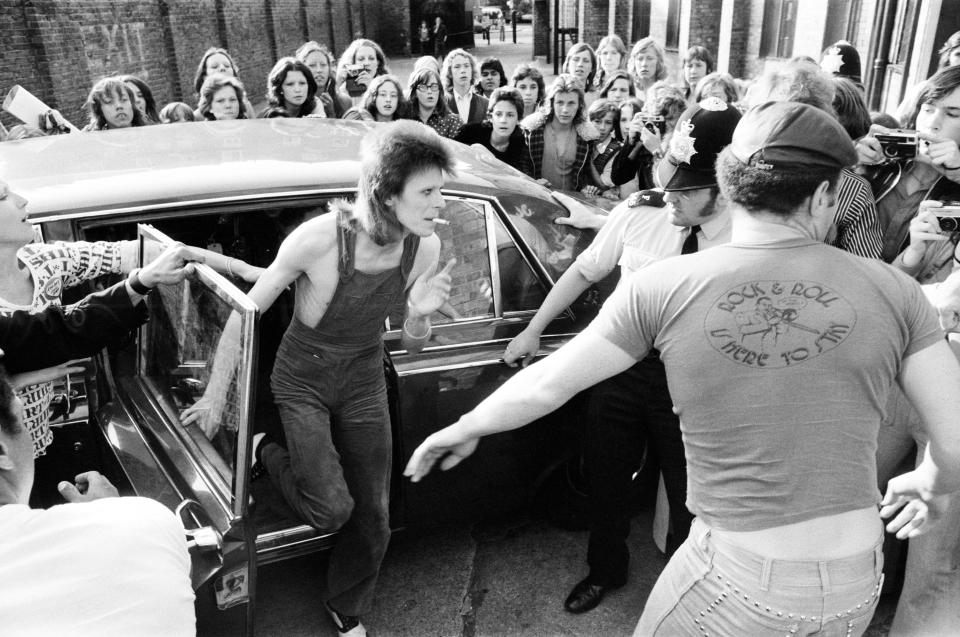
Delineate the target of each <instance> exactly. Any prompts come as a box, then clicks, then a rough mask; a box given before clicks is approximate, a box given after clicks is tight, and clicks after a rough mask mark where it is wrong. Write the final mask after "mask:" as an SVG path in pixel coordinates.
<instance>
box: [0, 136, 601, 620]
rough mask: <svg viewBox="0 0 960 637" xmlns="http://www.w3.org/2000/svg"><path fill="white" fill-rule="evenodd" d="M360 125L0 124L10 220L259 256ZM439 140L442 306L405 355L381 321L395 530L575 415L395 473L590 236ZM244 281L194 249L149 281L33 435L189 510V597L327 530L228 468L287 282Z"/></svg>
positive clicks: (343, 189)
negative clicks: (139, 313)
mask: <svg viewBox="0 0 960 637" xmlns="http://www.w3.org/2000/svg"><path fill="white" fill-rule="evenodd" d="M371 126H376V124H368V123H362V122H345V121H338V120H322V119H266V120H253V121H236V122H208V123H189V124H174V125H164V126H148V127H142V128H133V129H128V130H118V131H107V132H102V133H96V134H72V135H64V136H59V137H48V138H42V139H32V140H25V141H22V142H8V143H4V144H0V166H2V170H3V176H4V178H5V179H6V180H7V181H8V182H9V183H10V185H11V188H12V189H14V190H16V191H17V192H19V193H21V194H23V195H24V196H26V197H27V199H28V200H29V202H30V203H29V206H28V210H29V212H30V218H31V220H32V221H33V222H34V223H35V224H37V225H38V226H39V227H40V229H41V230H42V234H43V237H44V240H46V241H57V240H66V241H72V240H86V241H100V240H108V241H116V240H122V239H134V238H137V237H139V240H140V242H141V244H140V245H141V259H142V258H143V257H144V255H146V256H147V257H148V258H149V257H150V256H152V255H153V254H155V253H157V252H158V251H160V250H162V248H163V246H164V245H165V243H166V242H168V241H170V240H178V241H182V242H184V243H186V244H189V245H196V246H200V247H205V248H209V249H212V250H219V251H221V252H223V253H224V254H228V255H231V256H236V257H239V258H243V259H245V260H247V261H248V262H250V263H253V264H256V265H261V266H266V265H268V264H269V263H270V262H271V261H272V260H273V257H274V255H275V254H276V250H277V247H278V246H279V244H280V242H281V241H282V240H283V238H284V237H285V236H286V235H287V234H288V233H289V232H290V230H291V229H292V228H294V227H296V225H297V224H299V223H300V222H302V221H303V220H304V219H307V218H310V217H312V216H315V215H320V214H326V212H327V205H328V204H329V203H330V202H331V201H333V200H335V199H340V198H343V199H352V198H353V197H355V195H356V184H357V178H358V173H359V163H358V157H357V153H358V148H359V142H360V139H361V138H362V136H363V135H364V134H365V133H366V132H367V131H368V130H370V127H371ZM449 143H450V145H451V148H452V149H453V150H454V152H455V157H456V166H457V174H456V176H455V177H453V178H451V179H450V180H449V181H448V182H447V184H446V186H445V188H444V195H445V197H446V199H447V206H446V209H445V211H444V213H443V217H444V218H446V219H448V220H449V221H450V225H448V226H440V227H438V229H437V232H438V234H439V236H440V238H441V241H442V253H441V256H440V260H441V263H445V262H446V261H447V260H448V259H449V258H451V257H456V259H457V265H456V268H455V269H454V271H453V273H452V274H453V290H452V294H451V297H450V304H451V306H452V308H453V310H454V311H453V312H449V313H450V314H451V315H452V316H446V315H441V314H437V315H435V316H434V317H433V322H434V326H435V327H434V330H433V336H432V338H431V340H430V341H429V343H428V345H427V347H425V348H424V350H423V351H422V352H419V353H417V354H410V353H408V352H406V351H404V350H402V349H401V345H400V338H399V327H400V323H401V321H402V309H403V308H402V306H401V307H398V308H397V309H396V311H395V312H394V313H393V315H392V316H391V317H390V318H389V319H388V321H387V324H386V325H385V354H384V369H385V373H386V374H387V378H388V386H389V390H390V399H391V411H392V427H393V440H394V459H393V461H394V476H393V483H392V484H393V486H392V494H391V495H392V500H391V524H392V527H393V528H395V529H401V528H407V529H412V528H416V527H422V526H426V525H431V524H438V523H441V522H447V521H450V520H453V519H462V518H475V517H477V516H480V515H485V514H492V513H498V512H503V511H505V510H508V509H512V508H515V507H518V506H522V505H525V504H528V503H529V502H530V501H531V499H532V498H533V497H534V496H535V495H536V493H537V491H538V488H539V487H541V486H542V485H543V484H544V483H545V481H547V479H548V478H549V477H551V476H553V475H555V474H556V468H557V467H559V466H562V465H563V463H564V461H565V460H566V459H567V458H570V457H571V456H572V455H575V453H576V448H577V437H578V434H579V431H578V427H577V418H576V408H577V406H576V405H568V407H567V408H565V409H561V410H558V411H557V412H555V413H554V414H551V416H549V417H548V418H545V419H543V420H542V421H539V422H537V423H536V424H534V425H532V426H530V427H526V428H523V429H520V430H517V431H513V432H509V433H503V434H499V435H497V436H492V437H490V438H489V439H485V440H484V441H483V443H482V444H481V445H480V447H479V450H478V452H477V453H476V454H475V455H474V456H473V457H472V458H471V459H470V460H469V461H468V462H464V463H462V465H461V466H460V467H458V468H457V469H455V470H453V471H452V472H451V473H450V474H449V475H447V476H445V478H444V479H436V478H433V477H431V478H428V479H426V480H424V481H423V482H421V483H418V484H412V483H410V482H409V481H407V480H404V479H402V478H401V476H400V471H401V470H402V468H403V465H404V463H405V461H406V459H407V458H408V457H409V454H410V453H411V452H412V450H413V449H414V448H415V447H416V446H417V445H418V444H419V443H420V442H421V441H422V440H423V439H424V438H425V437H426V436H427V435H429V434H430V433H432V432H433V431H435V430H437V429H439V428H441V427H443V426H445V425H447V424H449V423H451V422H453V421H455V420H456V419H457V418H458V417H459V416H460V415H461V414H463V413H464V412H466V411H467V410H469V409H471V408H472V407H473V406H474V405H476V404H477V403H478V402H479V401H480V400H482V399H483V398H484V397H485V396H487V395H488V394H489V393H490V392H491V391H492V390H493V389H494V388H496V387H497V386H499V385H500V384H501V383H503V382H504V380H505V379H507V378H508V377H509V376H510V375H511V374H513V373H514V371H515V370H513V369H510V368H508V367H506V366H505V365H503V363H502V361H501V358H500V357H501V354H502V352H503V349H504V347H505V345H506V343H507V342H508V341H509V339H511V338H512V337H513V336H515V335H516V334H517V333H518V332H519V331H520V330H521V329H523V327H524V326H525V325H526V324H527V323H528V321H529V320H530V318H531V317H532V316H533V314H534V312H535V311H536V310H537V308H538V307H539V306H540V303H541V302H542V300H543V299H544V296H545V295H546V292H547V291H548V289H549V288H550V286H551V285H552V284H553V282H554V281H556V280H557V278H558V277H559V276H560V275H561V274H562V272H563V271H564V270H565V269H566V268H567V267H568V266H569V265H570V264H571V262H572V261H573V259H574V258H575V257H576V256H577V254H578V253H579V252H581V251H582V250H583V249H584V248H585V247H586V245H588V243H589V241H590V240H591V238H592V237H591V236H590V235H589V234H587V233H584V232H582V231H579V230H576V229H573V228H570V227H567V226H561V225H556V224H554V223H553V221H554V219H555V218H557V217H559V216H564V215H566V214H567V211H566V210H565V209H564V208H563V207H562V206H561V205H559V204H558V203H557V202H556V201H555V200H554V199H553V198H552V197H551V195H550V192H549V191H548V190H546V189H545V188H543V187H542V186H539V185H538V184H536V183H534V182H533V181H532V180H530V179H528V178H527V177H525V176H524V175H522V174H520V173H519V172H517V171H514V170H513V169H510V168H509V167H507V166H505V165H504V164H501V163H499V162H497V161H496V160H494V159H492V157H489V156H485V155H478V154H477V151H475V150H473V149H471V148H468V147H465V146H462V145H460V144H457V143H454V142H449ZM108 279H109V277H105V278H104V279H102V280H100V281H98V282H97V283H98V284H103V285H105V284H107V283H110V282H111V281H109V280H108ZM247 287H248V285H247V284H244V283H242V282H238V281H236V280H228V278H226V277H224V276H221V275H220V274H217V273H216V272H214V271H212V270H211V269H209V268H208V267H206V266H203V265H200V266H198V268H197V273H196V275H195V276H193V277H192V278H191V279H189V280H187V281H186V282H184V283H183V284H182V285H181V286H179V287H168V288H161V289H159V290H158V291H157V292H154V293H153V294H151V295H150V296H149V297H148V299H149V304H150V311H151V319H150V321H149V323H148V324H147V325H145V326H144V327H143V328H142V329H141V330H140V331H139V333H138V334H137V336H136V338H135V339H132V340H131V341H130V342H129V343H128V344H127V345H126V346H125V347H120V348H117V349H114V350H111V351H105V352H103V353H101V354H100V355H99V356H98V357H97V359H96V360H95V361H94V363H93V364H92V365H91V366H90V367H89V370H88V373H87V374H86V375H85V376H83V377H82V378H77V377H74V378H72V379H71V380H70V382H69V383H65V384H64V386H63V387H62V388H61V390H62V393H63V394H64V395H65V396H67V397H68V400H67V405H66V407H64V408H63V409H61V410H60V413H59V414H58V418H57V420H56V421H54V423H53V426H54V430H55V435H54V443H53V446H52V447H51V449H50V451H49V452H48V453H50V454H52V455H54V456H55V457H56V458H57V464H58V466H59V467H61V468H62V471H63V473H62V475H61V476H59V477H60V478H61V479H62V478H63V477H67V476H72V475H74V474H75V473H77V472H79V471H81V470H87V469H91V468H96V469H99V470H101V471H102V472H104V473H105V474H106V475H108V477H110V478H111V480H113V481H114V482H115V484H117V485H118V487H119V488H120V489H121V492H122V493H127V494H130V493H136V494H139V495H142V496H146V497H150V498H154V499H156V500H159V501H160V502H162V503H164V504H166V505H167V506H168V507H170V509H171V510H176V511H177V512H178V513H179V514H180V515H181V518H182V519H183V521H184V524H185V526H186V527H187V528H188V529H191V530H190V531H188V533H189V534H190V535H191V538H192V540H193V548H192V549H191V551H192V555H193V581H194V585H195V587H196V588H197V589H198V600H199V601H198V603H199V604H201V606H203V605H209V606H212V605H213V603H214V601H216V603H217V605H218V606H219V607H220V608H228V607H231V606H234V605H237V604H241V603H246V602H250V603H249V604H248V605H247V606H246V609H247V617H248V618H251V617H252V608H253V603H252V602H253V600H254V584H255V581H256V578H255V568H256V566H257V565H262V564H266V563H270V562H274V561H278V560H283V559H287V558H291V557H294V556H297V555H301V554H304V553H308V552H312V551H317V550H322V549H324V548H326V547H329V546H330V545H331V544H332V543H333V542H335V541H336V535H335V534H327V535H323V534H320V533H318V532H317V531H316V530H315V529H313V528H311V527H309V526H305V525H303V524H301V523H300V522H299V521H298V520H297V519H296V518H295V517H294V516H293V514H292V513H291V512H290V511H289V510H288V509H287V507H286V505H285V503H284V502H283V499H282V497H280V496H279V494H277V493H276V492H274V491H273V490H272V487H271V485H270V483H269V480H256V481H254V482H251V481H250V479H249V471H248V470H247V467H249V465H250V448H251V436H252V433H253V432H254V431H255V430H260V429H263V428H265V427H268V426H276V423H277V414H276V408H275V406H274V405H273V403H272V400H271V396H270V391H269V382H268V379H269V375H270V370H271V368H272V364H273V357H274V353H275V351H276V349H277V346H278V344H279V341H280V338H281V336H282V334H283V331H284V329H285V328H286V325H287V323H288V321H289V320H290V316H291V309H292V299H291V298H290V295H289V292H288V293H285V294H284V295H281V297H280V299H278V301H277V302H276V303H275V304H274V306H273V307H272V308H271V309H270V310H269V311H267V312H264V313H262V314H261V313H260V312H259V311H258V310H257V308H256V307H255V306H254V305H253V303H252V302H251V301H250V300H249V299H247V297H246V296H245V294H244V290H245V289H247ZM87 291H89V290H78V291H77V292H76V293H77V294H78V295H80V294H83V293H85V292H87ZM599 298H600V295H599V294H598V293H597V292H596V290H591V291H588V292H587V293H586V294H585V295H584V296H583V297H581V299H580V300H579V301H578V303H577V304H575V306H574V307H573V308H571V310H570V311H568V312H566V313H565V314H563V315H561V316H560V317H559V318H557V319H556V320H555V321H554V322H553V324H552V325H551V326H550V329H549V330H547V334H546V335H545V337H544V338H543V340H542V350H543V351H542V352H541V354H545V353H548V352H550V351H552V350H555V349H556V348H557V347H559V346H560V345H562V344H563V343H565V342H566V341H567V340H569V339H570V338H571V337H572V336H573V335H574V334H575V333H576V332H577V331H578V329H579V328H580V327H582V325H583V324H584V323H585V321H587V320H589V319H590V318H592V316H593V315H594V314H595V312H596V309H597V306H598V299H599ZM232 312H237V313H238V314H239V316H240V320H241V325H242V335H243V336H242V342H241V344H240V347H239V349H238V350H237V351H236V352H234V354H235V355H236V358H237V361H238V362H237V364H236V369H235V373H234V377H233V381H232V384H231V387H230V389H229V395H228V396H227V401H226V404H227V409H226V413H224V414H223V418H222V422H223V426H222V427H221V429H220V431H219V433H218V434H217V435H216V436H214V438H213V439H212V440H208V439H207V438H206V437H205V436H204V434H203V433H202V432H201V431H200V430H199V429H197V428H196V427H195V426H189V427H184V426H183V425H182V424H181V422H180V417H179V415H180V413H181V412H182V410H183V409H184V408H186V407H187V406H189V405H191V404H192V403H193V402H194V401H195V400H196V399H197V398H198V397H199V396H200V395H202V394H203V391H204V389H205V388H206V384H207V382H208V380H209V377H210V368H211V366H212V364H213V357H214V353H215V352H216V347H217V341H218V338H219V336H220V333H221V330H222V329H223V326H224V324H225V322H226V320H227V318H228V317H229V316H230V315H231V313H232ZM232 615H233V616H237V615H238V613H237V611H233V613H232ZM243 615H244V613H243V609H242V608H241V609H240V613H239V616H241V617H242V616H243ZM250 625H251V624H250V623H248V630H249V627H250Z"/></svg>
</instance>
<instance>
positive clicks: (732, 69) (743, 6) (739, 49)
mask: <svg viewBox="0 0 960 637" xmlns="http://www.w3.org/2000/svg"><path fill="white" fill-rule="evenodd" d="M761 7H762V5H761ZM752 10H753V5H752V3H750V2H749V0H735V2H734V5H733V20H732V22H733V27H732V29H731V32H730V65H729V69H728V72H729V73H730V74H731V75H733V76H734V77H747V75H746V71H747V59H748V55H749V54H748V50H749V49H748V46H749V42H750V29H751V22H750V20H751V18H750V16H751V11H752ZM756 45H757V47H758V48H757V50H759V46H760V42H759V40H757V41H756Z"/></svg>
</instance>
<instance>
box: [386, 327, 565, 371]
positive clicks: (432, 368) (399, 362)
mask: <svg viewBox="0 0 960 637" xmlns="http://www.w3.org/2000/svg"><path fill="white" fill-rule="evenodd" d="M574 336H576V333H564V334H549V335H547V336H544V337H543V338H545V339H546V338H549V339H550V340H549V341H548V343H552V342H555V341H558V340H569V339H571V338H573V337H574ZM511 340H512V339H509V338H499V339H496V340H494V341H488V342H487V343H488V344H497V343H509V342H510V341H511ZM439 349H441V348H436V349H435V350H433V351H437V350H439ZM460 349H463V348H462V346H460ZM540 349H541V350H543V349H547V348H544V347H541V348H540ZM556 349H557V348H550V350H551V351H548V352H546V353H544V354H540V353H538V354H537V358H543V357H544V356H547V355H549V354H551V353H553V351H555V350H556ZM404 351H405V350H404ZM393 355H396V353H394V354H393ZM504 364H505V363H504V362H503V358H495V359H490V358H486V359H482V360H477V361H472V362H469V363H457V364H455V365H432V366H428V367H417V368H413V369H405V370H402V371H401V369H400V368H402V367H403V366H404V361H403V360H395V361H394V367H395V368H397V376H401V377H405V376H415V375H417V374H427V373H431V372H446V371H450V370H456V369H468V368H471V367H486V366H489V365H504Z"/></svg>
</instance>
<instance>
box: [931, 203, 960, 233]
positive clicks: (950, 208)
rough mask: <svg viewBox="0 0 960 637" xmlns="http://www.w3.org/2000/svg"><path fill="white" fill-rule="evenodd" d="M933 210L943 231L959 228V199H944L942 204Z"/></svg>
mask: <svg viewBox="0 0 960 637" xmlns="http://www.w3.org/2000/svg"><path fill="white" fill-rule="evenodd" d="M934 210H935V212H936V213H937V221H938V222H939V223H940V229H941V230H943V231H944V232H956V231H957V230H960V201H944V202H943V206H941V207H940V208H935V209H934Z"/></svg>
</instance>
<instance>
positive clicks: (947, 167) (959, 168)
mask: <svg viewBox="0 0 960 637" xmlns="http://www.w3.org/2000/svg"><path fill="white" fill-rule="evenodd" d="M943 169H944V170H960V166H957V167H956V168H950V166H944V167H943Z"/></svg>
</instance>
